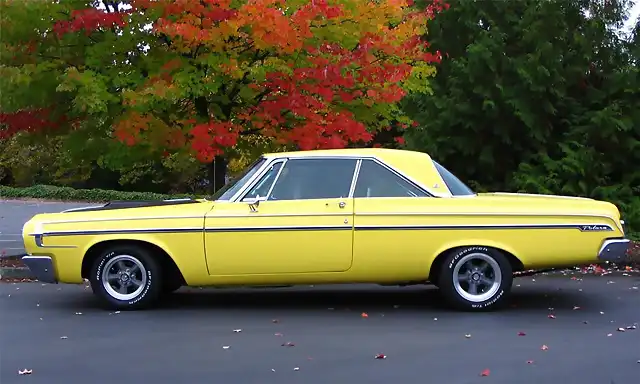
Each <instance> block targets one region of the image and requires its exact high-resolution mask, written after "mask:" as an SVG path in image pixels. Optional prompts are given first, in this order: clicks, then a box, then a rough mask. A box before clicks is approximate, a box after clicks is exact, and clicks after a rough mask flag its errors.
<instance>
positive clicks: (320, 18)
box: [0, 0, 448, 161]
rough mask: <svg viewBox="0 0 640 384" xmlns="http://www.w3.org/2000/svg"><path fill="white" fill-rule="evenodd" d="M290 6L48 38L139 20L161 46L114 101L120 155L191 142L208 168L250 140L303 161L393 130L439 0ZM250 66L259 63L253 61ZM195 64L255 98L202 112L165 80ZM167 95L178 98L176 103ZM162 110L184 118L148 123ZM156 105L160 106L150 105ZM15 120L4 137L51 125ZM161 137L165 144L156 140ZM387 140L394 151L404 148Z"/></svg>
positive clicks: (173, 17)
mask: <svg viewBox="0 0 640 384" xmlns="http://www.w3.org/2000/svg"><path fill="white" fill-rule="evenodd" d="M299 3H300V2H298V4H296V5H295V6H292V5H291V4H288V3H287V2H286V1H285V0H246V1H242V2H237V1H232V0H199V1H193V0H131V2H130V5H131V6H132V8H131V9H129V10H127V11H122V10H119V11H116V12H110V11H105V10H100V9H96V8H88V9H83V10H75V11H73V12H72V13H71V15H70V17H69V19H68V20H62V21H58V22H56V23H55V24H54V26H53V30H54V32H55V33H56V35H57V36H58V38H64V36H65V35H66V34H69V33H78V32H80V33H82V32H84V33H85V34H91V33H93V32H95V31H106V30H108V29H112V28H116V29H117V28H122V27H125V26H126V25H127V23H128V22H129V21H131V23H132V24H134V20H137V19H134V18H137V17H141V19H140V20H144V23H151V24H152V25H153V30H152V31H151V32H142V31H138V30H136V29H132V31H131V32H132V33H134V34H135V33H140V40H141V44H142V43H143V42H144V41H147V40H148V39H151V38H153V37H157V38H159V39H158V40H159V41H160V45H155V46H154V48H153V50H154V51H153V53H152V54H153V55H155V57H154V60H156V61H158V60H159V61H160V63H159V64H160V65H158V66H157V68H156V69H154V70H153V71H152V72H151V73H148V74H147V75H145V76H144V80H143V81H141V82H140V83H139V84H136V86H134V87H133V88H135V89H131V90H128V91H127V93H128V96H127V97H126V98H124V99H123V102H122V106H123V107H124V114H123V116H120V118H119V119H117V120H118V121H119V123H118V124H117V125H116V127H114V134H115V137H116V138H117V139H118V140H120V141H122V142H123V143H126V144H127V145H135V144H136V143H138V142H139V141H140V140H146V138H148V137H150V136H154V138H155V139H154V140H156V142H160V143H163V144H162V145H166V146H165V148H167V149H168V148H176V147H177V146H179V145H183V144H186V143H185V140H188V141H189V143H188V144H190V146H191V148H192V149H193V151H194V152H195V153H196V154H197V156H198V158H199V159H200V160H202V161H210V160H211V159H212V158H213V157H215V156H217V155H220V154H222V153H224V151H225V150H226V149H228V148H231V147H234V146H236V145H237V144H238V143H239V142H240V141H241V140H242V138H243V136H244V134H245V133H247V132H251V133H259V134H260V135H262V136H263V137H267V138H273V139H274V140H275V141H277V142H279V143H283V144H294V145H295V146H297V147H298V148H300V149H302V150H308V149H321V148H342V147H345V146H347V145H349V144H351V143H357V144H361V145H364V144H367V143H370V142H371V141H372V139H373V138H374V134H375V133H376V131H377V130H379V129H385V127H371V126H367V125H365V123H364V121H369V122H372V121H373V122H375V121H376V116H378V114H381V115H384V116H386V119H387V120H388V119H391V120H393V119H394V118H395V117H394V116H395V115H394V114H395V112H397V111H398V110H397V109H394V107H393V106H394V105H395V104H396V103H398V102H399V101H400V100H402V99H403V97H405V96H406V94H407V87H406V86H405V82H407V81H409V80H410V79H411V77H412V76H413V75H415V72H416V68H417V69H418V72H419V71H424V72H422V73H428V72H429V69H428V68H427V64H429V63H434V62H438V61H440V60H441V55H440V53H439V52H429V45H428V43H427V42H426V41H425V40H424V38H423V35H424V33H425V28H424V25H425V24H426V22H427V21H428V20H429V19H430V18H432V17H433V16H434V15H435V14H436V13H437V12H440V11H442V10H444V9H446V8H447V7H448V6H447V5H446V4H444V3H443V2H442V1H441V0H433V1H432V3H431V4H430V5H429V6H427V7H426V8H424V9H415V8H411V6H412V5H413V1H411V0H381V1H372V0H345V1H335V0H308V1H307V2H303V4H299ZM140 15H143V16H140ZM88 44H91V43H90V42H88ZM253 56H256V57H261V59H258V60H255V59H253V61H252V60H251V59H249V58H250V57H253ZM265 58H267V59H274V60H277V61H279V62H280V63H279V64H278V65H274V66H272V67H269V69H266V70H265V72H266V73H265V74H264V76H258V77H253V76H247V75H248V74H249V72H250V71H251V70H252V68H255V67H256V66H261V65H264V61H263V60H264V59H265ZM163 62H164V63H165V64H164V65H162V63H163ZM204 62H212V63H216V64H217V65H211V67H212V68H210V69H207V70H206V71H205V70H203V71H202V72H200V73H199V74H198V75H196V76H198V78H199V79H200V81H201V82H202V83H203V84H207V83H210V82H224V83H225V84H228V85H229V87H226V86H225V87H223V88H224V89H226V91H227V92H228V90H229V89H237V87H249V88H251V90H252V91H253V93H254V94H255V97H254V99H248V98H247V94H250V93H251V92H245V93H244V96H243V98H242V100H241V101H238V100H236V99H233V98H234V97H235V96H237V93H235V94H233V92H231V93H232V94H233V96H229V98H230V100H229V101H228V102H227V104H226V105H221V104H219V103H220V102H219V101H216V102H213V101H211V99H213V96H216V98H215V99H216V100H219V99H220V98H219V97H217V96H220V95H213V94H206V93H205V94H196V93H195V92H191V91H188V90H186V89H185V88H184V87H190V85H187V84H189V83H185V82H182V83H180V82H178V81H174V76H175V75H176V74H177V73H180V71H182V70H183V67H185V66H191V67H195V68H201V67H202V64H203V63H204ZM218 63H219V64H218ZM282 63H284V65H283V64H282ZM123 70H124V69H123ZM127 70H128V69H127ZM145 71H146V70H145ZM422 76H423V77H424V76H428V75H422ZM182 77H183V78H184V76H182ZM414 81H415V79H414ZM415 87H416V86H415V85H414V88H415ZM425 87H426V85H425ZM202 88H206V87H205V86H203V87H202ZM221 89H222V88H221ZM213 92H215V91H213ZM219 92H225V91H222V90H221V91H219ZM176 95H180V97H182V99H180V100H178V101H176V100H177V99H176V97H178V96H176ZM224 96H227V95H224ZM171 98H173V99H171ZM203 98H204V99H207V103H209V104H215V103H218V105H216V107H219V108H221V109H223V110H224V111H225V113H224V116H220V115H219V114H217V115H216V116H215V117H213V116H214V115H213V114H212V113H211V111H210V110H209V111H207V110H206V108H205V109H203V108H200V107H199V108H197V109H196V108H195V106H194V105H195V100H196V99H203ZM169 99H171V100H172V101H171V102H175V103H179V105H180V106H181V109H180V110H181V111H182V112H181V114H180V115H175V116H174V115H173V114H164V116H167V115H171V116H172V117H171V118H172V119H173V121H170V122H168V121H159V120H163V119H158V118H156V117H154V116H153V114H154V113H155V110H156V109H157V108H164V107H166V106H167V105H169V103H168V102H167V101H168V100H169ZM158 100H159V101H161V104H159V105H162V106H161V107H158V106H156V105H152V104H151V103H154V102H155V101H158ZM183 107H184V108H183ZM203 110H205V112H203ZM139 111H144V112H139ZM369 111H370V112H369ZM158 112H160V113H162V112H161V111H158ZM367 114H370V115H369V116H366V115H367ZM21 116H22V115H21ZM24 116H27V115H24ZM24 116H23V117H24ZM15 119H16V118H14V117H10V116H4V121H5V122H4V123H3V125H5V126H11V127H12V128H10V129H9V130H5V131H4V132H7V133H6V134H10V133H8V132H17V131H21V130H25V131H34V130H35V129H36V126H37V125H38V124H40V126H46V125H47V124H52V123H51V122H45V121H43V119H42V115H41V114H40V112H37V111H33V112H31V115H29V116H28V117H24V119H25V120H24V122H20V123H16V122H15ZM38 119H40V120H38ZM380 120H382V118H381V119H380ZM387 120H385V121H387ZM0 122H2V121H0ZM383 124H387V123H383ZM400 126H401V127H402V129H404V128H407V127H408V125H406V124H398V127H400ZM154 130H155V131H156V134H153V135H152V134H151V131H154ZM159 135H160V136H161V135H165V136H166V140H157V137H158V136H159ZM394 135H397V133H395V134H394ZM394 140H395V141H396V142H397V143H398V144H400V145H402V143H403V139H402V138H401V137H398V138H395V139H394Z"/></svg>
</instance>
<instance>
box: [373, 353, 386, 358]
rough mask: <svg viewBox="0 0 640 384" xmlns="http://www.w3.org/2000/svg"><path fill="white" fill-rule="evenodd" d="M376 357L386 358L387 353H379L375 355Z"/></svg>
mask: <svg viewBox="0 0 640 384" xmlns="http://www.w3.org/2000/svg"><path fill="white" fill-rule="evenodd" d="M374 358H376V359H386V358H387V355H385V354H382V353H378V354H377V355H375V356H374Z"/></svg>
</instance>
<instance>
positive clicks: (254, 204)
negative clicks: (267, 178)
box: [244, 195, 267, 212]
mask: <svg viewBox="0 0 640 384" xmlns="http://www.w3.org/2000/svg"><path fill="white" fill-rule="evenodd" d="M265 200H267V198H266V197H261V196H260V195H258V196H256V197H255V198H249V199H244V202H245V203H247V204H249V209H250V210H251V212H257V211H258V206H259V205H260V202H261V201H265Z"/></svg>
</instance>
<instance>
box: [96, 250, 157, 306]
mask: <svg viewBox="0 0 640 384" xmlns="http://www.w3.org/2000/svg"><path fill="white" fill-rule="evenodd" d="M101 280H102V286H103V287H104V289H105V291H107V293H108V294H109V295H110V296H111V297H113V298H114V299H117V300H122V301H127V300H133V299H135V298H136V297H137V296H138V295H140V293H141V292H142V291H143V290H144V287H145V286H146V285H147V270H146V269H145V267H144V265H142V262H141V261H140V260H138V259H136V258H135V257H133V256H129V255H118V256H116V257H114V258H112V259H111V260H109V261H107V263H106V264H105V266H104V268H103V269H102V276H101Z"/></svg>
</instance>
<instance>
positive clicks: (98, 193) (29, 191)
mask: <svg viewBox="0 0 640 384" xmlns="http://www.w3.org/2000/svg"><path fill="white" fill-rule="evenodd" d="M187 197H193V198H196V197H198V196H189V195H163V194H160V193H152V192H122V191H109V190H104V189H74V188H70V187H56V186H53V185H34V186H32V187H26V188H15V187H7V186H3V185H0V199H25V198H31V199H47V200H60V201H87V202H107V201H111V200H164V199H177V198H187Z"/></svg>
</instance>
